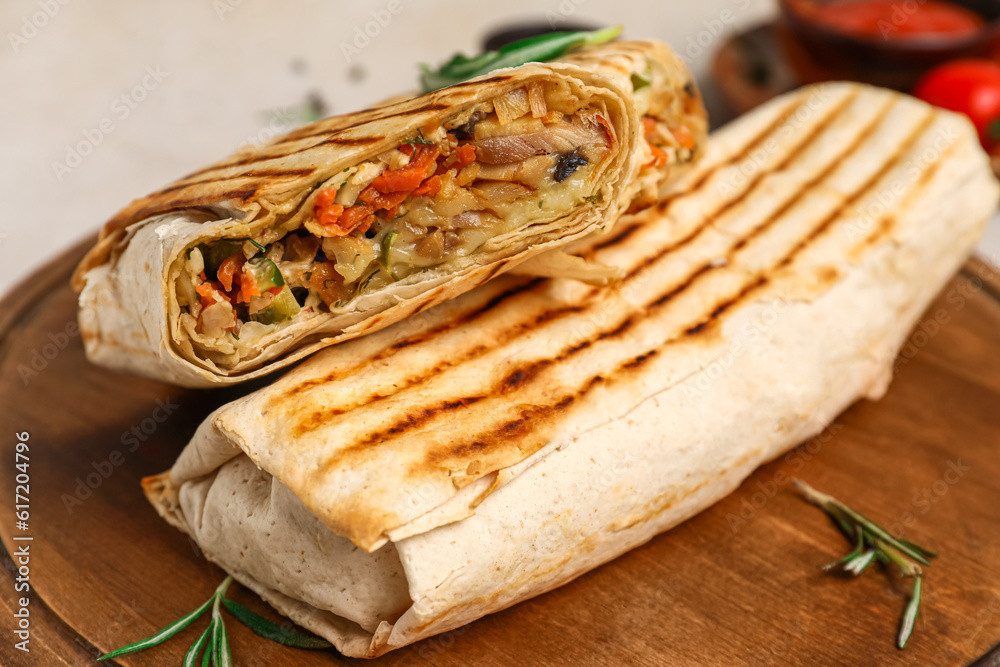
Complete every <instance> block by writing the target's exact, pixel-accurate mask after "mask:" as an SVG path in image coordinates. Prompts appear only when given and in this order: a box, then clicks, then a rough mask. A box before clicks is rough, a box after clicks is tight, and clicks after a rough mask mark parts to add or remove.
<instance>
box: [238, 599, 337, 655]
mask: <svg viewBox="0 0 1000 667" xmlns="http://www.w3.org/2000/svg"><path fill="white" fill-rule="evenodd" d="M222 604H223V605H225V607H226V610H227V611H228V612H229V613H230V614H232V615H233V616H235V617H236V618H237V619H238V620H239V621H240V622H241V623H242V624H243V625H245V626H247V627H248V628H250V629H251V630H253V631H254V632H255V633H257V634H258V635H260V636H261V637H264V638H265V639H270V640H271V641H273V642H278V643H279V644H283V645H285V646H292V647H294V648H306V649H325V648H330V647H331V646H332V644H331V643H330V642H328V641H327V640H325V639H323V638H322V637H316V636H314V635H307V634H304V633H302V632H297V631H295V630H291V629H289V628H284V627H282V626H280V625H278V624H277V623H273V622H271V621H269V620H267V619H266V618H264V617H263V616H260V615H259V614H256V613H254V612H253V611H250V610H249V609H247V608H246V607H244V606H243V605H241V604H240V603H238V602H234V601H232V600H230V599H228V598H227V599H223V601H222Z"/></svg>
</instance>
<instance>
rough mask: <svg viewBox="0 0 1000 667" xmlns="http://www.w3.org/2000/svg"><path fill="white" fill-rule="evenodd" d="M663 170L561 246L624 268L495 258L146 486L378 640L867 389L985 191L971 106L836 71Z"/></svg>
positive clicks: (799, 434) (211, 553)
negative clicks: (530, 266) (527, 267)
mask: <svg viewBox="0 0 1000 667" xmlns="http://www.w3.org/2000/svg"><path fill="white" fill-rule="evenodd" d="M679 191H680V192H679V194H677V195H676V196H674V197H673V198H670V199H668V200H666V201H664V202H663V203H662V204H660V205H658V206H657V207H655V208H654V209H649V210H647V211H646V212H643V213H640V214H638V215H636V216H630V217H626V218H624V219H623V220H622V221H621V222H620V223H619V226H618V228H617V229H616V230H615V232H613V234H612V235H611V236H609V237H605V238H604V239H602V240H599V241H597V242H594V243H590V244H589V247H586V248H582V249H580V252H582V253H583V254H584V255H585V256H587V257H588V258H591V259H594V260H598V261H601V262H605V263H608V264H613V265H617V266H621V267H624V268H625V270H626V272H627V275H626V277H625V278H624V279H623V280H622V281H621V282H620V283H618V284H615V285H613V286H610V287H594V286H588V285H585V284H582V283H579V282H573V281H568V280H559V279H555V280H542V279H528V278H521V279H518V278H515V277H513V276H505V277H502V278H500V279H498V280H496V281H492V282H490V283H488V284H487V285H485V286H482V287H480V288H478V289H476V290H474V291H472V292H470V293H467V294H465V295H463V296H462V297H459V298H457V299H455V300H453V301H450V302H448V303H445V304H443V305H440V306H438V307H436V308H435V309H433V310H431V311H428V312H426V313H423V314H421V315H420V316H417V317H413V318H410V319H408V320H406V321H404V322H401V323H399V324H397V325H395V326H393V327H390V328H388V329H386V330H383V331H381V332H379V333H377V334H373V335H371V336H366V337H364V338H362V339H359V340H356V341H351V342H348V343H345V344H343V345H338V346H336V347H334V348H331V349H329V350H325V351H323V352H322V353H320V354H318V355H316V356H315V357H313V358H312V359H310V360H308V361H307V362H306V363H305V364H303V365H301V366H300V367H298V368H296V369H294V370H293V371H291V372H289V373H288V374H286V375H285V376H284V377H282V378H281V379H279V380H278V381H276V382H275V383H274V384H272V385H270V386H268V387H266V388H264V389H261V390H259V391H257V392H256V393H253V394H251V395H249V396H247V397H245V398H243V399H240V400H238V401H236V402H233V403H231V404H229V405H226V406H224V407H222V408H220V409H219V410H217V411H216V412H215V413H213V414H212V415H211V416H210V417H209V418H208V419H207V420H206V421H205V422H204V423H203V424H202V425H201V427H200V428H199V430H198V431H197V433H196V435H195V436H194V438H193V440H192V441H191V443H190V444H189V445H188V446H187V448H186V449H185V450H184V451H183V452H182V454H181V456H180V458H179V459H178V461H177V462H176V464H175V465H174V467H173V468H172V469H171V470H170V471H169V472H167V473H164V474H163V475H160V476H157V477H152V478H148V479H146V480H145V481H144V487H145V490H146V493H147V496H148V497H149V499H150V500H151V502H152V503H153V504H154V505H155V507H156V509H157V510H158V511H159V512H160V514H161V515H162V516H163V517H164V518H165V519H166V520H167V521H168V522H170V523H171V524H173V525H174V526H176V527H178V528H180V529H181V530H183V531H185V532H186V533H188V534H189V535H191V537H192V538H193V539H194V540H195V541H197V543H198V544H199V545H200V546H201V549H202V550H203V552H204V553H205V555H206V556H207V557H208V558H209V559H210V560H212V561H214V562H215V563H217V564H219V565H220V566H221V567H223V568H224V569H225V570H227V571H228V572H229V573H231V574H232V575H233V576H234V577H235V578H236V579H237V580H239V581H241V582H242V583H244V584H245V585H247V586H248V587H250V588H251V589H253V590H254V591H256V592H257V593H259V594H260V595H261V597H263V599H265V600H266V601H268V602H269V603H270V604H272V605H273V606H274V607H275V608H276V609H277V610H279V611H280V612H282V613H283V614H285V615H287V616H289V617H290V618H292V619H293V620H294V621H296V622H297V623H299V624H301V625H303V626H305V627H306V628H309V629H310V630H312V631H314V632H316V633H318V634H320V635H322V636H324V637H326V638H328V639H329V640H330V641H331V642H333V643H334V644H335V645H336V647H337V648H338V649H339V650H340V651H341V652H342V653H344V654H345V655H349V656H359V657H372V656H377V655H380V654H383V653H385V652H386V651H389V650H392V649H394V648H398V647H400V646H403V645H406V644H409V643H411V642H414V641H417V640H419V639H421V638H424V637H428V636H430V635H434V634H436V633H440V632H443V631H446V630H449V629H451V628H455V627H457V626H459V625H461V624H464V623H467V622H470V621H472V620H475V619H476V618H479V617H481V616H483V615H485V614H488V613H491V612H494V611H497V610H500V609H503V608H505V607H507V606H509V605H512V604H514V603H516V602H518V601H521V600H524V599H526V598H529V597H531V596H534V595H538V594H540V593H543V592H545V591H547V590H550V589H552V588H554V587H556V586H559V585H561V584H563V583H566V582H568V581H570V580H571V579H573V578H574V577H576V576H578V575H580V574H582V573H583V572H586V571H587V570H589V569H591V568H594V567H596V566H598V565H600V564H601V563H603V562H606V561H608V560H609V559H612V558H614V557H616V556H618V555H619V554H621V553H623V552H625V551H627V550H629V549H631V548H633V547H635V546H637V545H639V544H641V543H643V542H645V541H647V540H649V539H650V538H651V537H652V536H654V535H656V534H657V533H659V532H661V531H664V530H666V529H668V528H670V527H671V526H674V525H676V524H677V523H678V522H680V521H683V520H684V519H686V518H688V517H690V516H692V515H693V514H695V513H697V512H699V511H700V510H702V509H704V508H705V507H707V506H709V505H710V504H712V503H714V502H715V501H717V500H718V499H720V498H721V497H723V496H725V495H726V494H728V493H730V492H731V491H732V490H733V489H734V488H736V486H737V485H738V484H739V483H740V482H741V480H743V479H744V478H745V477H746V476H747V475H749V474H750V473H751V472H752V471H753V470H754V468H756V467H757V466H759V465H760V464H762V463H763V462H765V461H767V460H769V459H772V458H774V457H775V456H777V455H779V454H780V453H782V452H784V451H786V450H788V449H789V448H791V447H792V446H794V445H795V444H797V443H799V442H802V441H803V440H805V439H807V438H809V437H811V436H813V435H815V434H817V433H819V432H820V431H821V430H822V429H823V428H824V427H825V426H826V425H827V424H829V423H830V422H831V421H832V420H833V419H834V418H835V417H836V415H837V414H838V413H840V412H841V411H842V410H844V409H845V408H846V407H848V406H849V405H850V404H851V403H853V402H854V401H856V400H858V399H860V398H869V399H877V398H879V397H880V396H882V394H883V393H884V392H885V390H886V388H887V386H888V383H889V381H890V378H891V371H892V365H893V360H894V357H895V355H896V353H897V351H898V350H899V348H900V346H901V345H902V343H903V342H904V339H905V338H906V336H907V333H908V331H909V330H910V328H911V327H912V326H913V325H914V323H915V322H916V321H917V319H918V317H919V316H920V314H921V312H922V311H923V310H924V308H925V307H926V306H927V305H928V303H929V302H930V300H931V299H932V298H933V297H934V295H935V294H936V293H937V292H938V290H939V289H940V288H941V287H942V286H943V285H944V284H945V282H946V281H947V280H948V279H949V277H950V276H952V275H953V274H954V272H955V271H956V270H957V269H958V268H959V267H960V266H961V264H962V262H963V261H964V259H965V258H966V256H967V255H968V254H969V252H970V251H971V249H972V248H973V247H974V245H975V243H976V240H977V239H978V238H979V236H980V234H981V232H982V231H983V229H984V226H985V223H986V221H987V219H988V218H989V217H990V215H991V213H992V212H993V211H994V210H995V207H996V205H997V200H998V186H997V183H996V181H995V180H994V177H993V175H992V173H991V171H990V168H989V165H988V162H987V159H986V156H985V155H984V154H983V152H982V150H981V149H980V147H979V144H978V141H977V138H976V133H975V131H974V130H973V128H972V126H971V125H970V124H969V123H968V121H967V120H965V119H964V118H962V117H960V116H958V115H955V114H952V113H949V112H945V111H942V110H937V109H933V108H931V107H929V106H927V105H926V104H924V103H922V102H919V101H917V100H914V99H912V98H910V97H906V96H903V95H900V94H897V93H894V92H890V91H886V90H881V89H877V88H870V87H865V86H861V85H856V84H827V85H822V86H817V87H812V88H808V89H803V90H801V91H799V92H795V93H792V94H789V95H786V96H784V97H781V98H779V99H777V100H775V101H772V102H770V103H768V104H767V105H765V106H763V107H762V108H760V109H758V110H756V111H754V112H752V113H751V114H749V115H747V116H745V117H743V118H742V119H740V120H738V121H736V122H734V123H733V124H731V125H729V126H728V127H726V128H724V129H722V130H720V131H718V132H717V133H715V134H714V135H713V136H712V137H711V138H710V141H709V143H708V148H707V153H706V157H705V159H704V161H703V162H701V163H700V164H699V165H698V166H697V167H696V169H695V170H694V171H693V172H692V173H691V174H690V175H689V176H687V177H685V179H683V181H682V183H681V184H680V186H679ZM357 547H360V549H358V548H357Z"/></svg>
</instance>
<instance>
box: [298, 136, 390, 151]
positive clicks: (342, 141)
mask: <svg viewBox="0 0 1000 667" xmlns="http://www.w3.org/2000/svg"><path fill="white" fill-rule="evenodd" d="M380 141H385V137H380V136H370V137H330V138H329V139H327V140H325V141H321V142H319V143H318V144H316V145H315V146H311V147H310V148H316V147H317V146H325V145H326V144H333V145H335V146H370V145H371V144H377V143H378V142H380Z"/></svg>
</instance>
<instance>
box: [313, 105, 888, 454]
mask: <svg viewBox="0 0 1000 667" xmlns="http://www.w3.org/2000/svg"><path fill="white" fill-rule="evenodd" d="M854 97H855V96H854V95H851V96H848V97H846V98H845V99H844V100H843V101H841V103H839V104H838V105H837V106H836V107H835V108H834V109H833V110H832V111H831V112H830V113H829V114H828V115H827V117H826V118H825V119H824V120H823V121H821V122H819V123H817V127H816V128H813V130H812V132H811V133H810V135H809V140H811V138H812V137H814V136H816V135H817V134H819V133H820V132H821V131H822V130H823V129H825V128H827V127H829V122H828V119H829V118H831V117H833V116H835V115H836V114H838V113H839V112H840V111H841V110H843V108H845V107H846V105H848V104H850V102H851V101H852V100H853V99H854ZM889 106H890V105H887V106H886V107H885V108H883V110H882V111H881V112H880V114H879V115H878V116H876V117H875V118H874V119H873V120H872V121H871V122H870V124H869V125H868V126H866V128H865V129H864V130H863V131H862V132H861V133H860V134H859V135H858V137H857V138H856V139H855V141H854V142H853V143H852V144H851V145H850V146H849V147H848V149H847V150H846V151H844V152H843V153H841V154H840V155H839V156H838V158H836V159H835V160H834V161H832V163H831V164H830V165H829V166H828V167H827V168H826V169H825V170H824V171H823V172H822V173H821V174H820V175H819V176H817V177H815V178H814V179H813V181H811V182H810V183H809V184H808V185H807V186H805V187H804V188H803V189H801V190H800V191H799V193H798V194H797V195H796V199H797V198H798V197H800V196H801V195H802V191H803V190H805V189H806V188H808V187H811V186H812V185H813V184H814V183H815V182H818V181H819V180H821V179H822V178H825V177H826V176H828V175H829V173H832V171H833V170H834V169H835V168H836V167H837V166H838V165H839V164H841V163H842V161H843V160H845V159H846V158H847V157H849V155H850V154H852V153H853V151H854V150H855V149H856V148H857V146H858V145H860V143H861V142H862V141H863V139H864V138H866V137H867V136H870V133H871V132H872V131H874V128H875V127H877V126H878V124H879V122H880V121H881V120H882V119H883V118H884V116H885V114H886V113H888V108H889ZM787 114H788V116H789V117H790V116H791V115H792V114H794V110H790V111H788V112H787ZM778 126H780V124H773V127H774V128H775V129H777V127H778ZM766 138H767V137H766V136H764V137H757V138H756V139H755V141H754V142H753V143H757V142H763V141H764V140H766ZM801 148H802V145H801V144H800V145H799V146H797V147H796V149H795V150H793V151H791V152H790V154H789V155H788V156H785V158H783V159H782V161H781V162H780V163H779V164H778V165H777V166H776V167H774V169H778V168H782V167H785V166H787V165H788V164H789V163H791V162H792V161H793V160H795V159H796V158H797V157H798V156H800V154H801V152H802V150H801ZM751 150H752V149H751ZM735 159H737V160H738V159H739V157H736V158H735ZM768 173H771V172H770V171H767V172H762V173H760V174H757V175H756V176H757V177H756V179H755V181H754V182H753V188H756V187H757V184H758V182H759V180H760V179H762V178H763V177H764V176H765V175H766V174H768ZM790 206H791V204H790V203H786V206H785V207H783V209H782V211H783V210H785V209H786V208H788V207H790ZM768 224H770V223H769V222H768V223H765V226H766V225H768ZM704 229H705V226H703V227H701V228H699V229H697V230H695V231H694V232H692V233H691V234H690V235H688V236H687V237H685V238H684V239H682V240H681V241H680V242H678V243H675V244H672V245H671V246H669V247H668V248H666V249H664V250H662V251H661V252H660V253H658V254H657V255H656V257H655V258H654V260H655V259H658V258H661V257H663V256H666V254H668V253H669V252H670V251H672V250H673V249H675V248H677V247H680V246H682V245H684V244H686V243H687V242H689V241H690V240H692V239H693V238H694V237H695V236H697V235H698V234H700V233H701V232H702V231H703V230H704ZM755 233H756V230H755ZM650 263H652V262H646V263H644V266H645V265H648V264H650ZM712 268H714V267H713V266H712V265H711V264H706V265H703V266H701V267H699V268H698V269H697V270H696V271H695V272H694V273H693V274H692V275H691V276H689V277H688V278H687V279H686V281H685V282H684V283H683V284H682V285H680V286H679V287H677V288H675V289H673V290H671V291H670V292H668V293H667V294H665V295H662V296H660V297H657V298H656V299H654V300H653V301H652V304H650V305H653V306H662V305H664V304H665V303H666V302H667V301H669V300H670V299H671V298H673V297H675V296H677V295H678V294H680V293H681V292H682V291H684V290H685V289H687V287H689V286H690V285H692V284H693V283H694V282H695V280H696V279H697V278H698V277H700V276H701V275H702V274H704V273H707V272H708V271H710V270H711V269H712ZM637 273H638V271H633V272H631V273H630V274H629V276H628V277H627V278H626V281H627V280H629V279H631V278H633V277H634V276H635V275H636V274H637ZM579 310H580V308H564V309H560V310H557V311H551V316H550V317H548V318H546V321H552V320H555V319H558V318H562V317H565V316H567V315H570V314H573V313H575V312H579ZM637 322H638V320H636V319H635V318H633V317H627V318H626V319H625V320H624V321H622V322H621V323H619V324H618V325H617V327H616V328H615V329H613V330H611V331H604V332H601V333H600V334H598V336H597V340H607V339H611V338H616V337H619V336H621V335H622V334H624V333H625V332H627V331H628V330H629V329H630V328H631V327H632V326H634V325H635V324H636V323H637ZM525 324H526V323H521V324H520V325H518V326H516V327H515V329H514V335H513V336H511V337H509V338H506V340H504V343H506V342H509V341H510V340H513V339H514V338H517V337H518V336H520V335H522V334H526V333H529V332H530V331H532V330H533V329H534V328H535V327H537V326H538V324H540V323H538V322H536V323H531V324H530V325H529V326H527V327H526V326H525ZM508 331H509V330H508ZM498 344H499V343H498ZM589 346H590V342H588V343H587V344H586V345H583V344H577V345H575V346H573V347H571V348H569V350H567V351H564V353H563V355H561V356H560V357H559V358H558V360H559V361H563V360H565V358H568V357H569V356H572V355H573V354H576V353H577V352H580V351H582V350H584V349H587V348H588V347H589ZM485 351H487V350H486V349H482V350H476V351H474V352H475V354H474V355H472V356H467V357H463V358H456V359H455V360H453V362H452V363H449V364H447V366H448V367H451V366H454V365H458V364H460V363H463V362H464V361H468V360H469V359H471V358H474V357H478V356H480V355H481V354H483V353H484V352H485ZM566 352H569V354H568V355H567V354H566ZM442 370H443V369H442ZM426 379H427V377H426V376H422V377H420V378H419V381H417V382H410V383H407V384H405V385H404V386H400V387H398V389H397V390H398V391H402V390H404V389H408V388H410V387H412V386H414V385H416V384H421V383H423V382H424V381H426ZM314 382H315V384H321V383H322V382H321V381H314ZM503 387H504V385H501V386H500V387H499V388H497V390H498V391H501V392H502V391H503ZM383 398H386V396H381V395H380V396H379V397H378V398H377V399H376V400H381V399H383ZM372 399H375V397H370V398H369V399H367V400H365V401H362V402H360V403H358V404H357V405H356V407H362V406H364V405H367V404H370V403H372V402H374V401H373V400H372ZM322 414H325V415H327V416H329V417H331V418H332V417H335V416H337V414H342V413H341V412H337V414H334V410H330V409H327V410H323V411H322ZM323 421H324V420H323V419H322V418H321V417H320V413H313V414H312V415H311V416H310V417H309V418H308V420H307V421H306V422H305V423H304V424H302V425H301V428H302V429H304V430H312V429H313V428H316V427H318V426H319V425H321V424H322V423H323ZM297 430H299V429H298V428H297ZM350 449H351V450H353V449H354V447H351V448H350ZM344 453H346V451H345V452H344Z"/></svg>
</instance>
